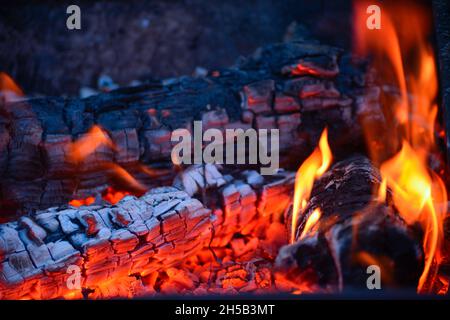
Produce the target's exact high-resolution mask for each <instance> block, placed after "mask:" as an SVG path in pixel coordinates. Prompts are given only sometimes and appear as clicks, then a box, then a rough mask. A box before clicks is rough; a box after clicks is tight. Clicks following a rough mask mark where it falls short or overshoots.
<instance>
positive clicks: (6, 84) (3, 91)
mask: <svg viewBox="0 0 450 320" xmlns="http://www.w3.org/2000/svg"><path fill="white" fill-rule="evenodd" d="M2 95H3V96H4V97H5V98H6V100H15V99H17V98H22V97H23V96H24V94H23V91H22V89H20V87H19V86H18V85H17V84H16V83H15V82H14V80H13V79H12V78H11V77H10V76H9V75H8V74H6V73H4V72H0V96H2Z"/></svg>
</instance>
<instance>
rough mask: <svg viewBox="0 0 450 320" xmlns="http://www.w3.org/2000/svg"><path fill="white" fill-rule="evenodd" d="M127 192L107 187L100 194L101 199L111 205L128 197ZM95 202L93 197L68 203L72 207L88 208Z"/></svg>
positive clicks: (128, 193)
mask: <svg viewBox="0 0 450 320" xmlns="http://www.w3.org/2000/svg"><path fill="white" fill-rule="evenodd" d="M130 194H131V193H130V192H128V191H119V190H115V189H114V188H112V187H108V188H107V189H106V190H105V192H103V194H102V199H103V200H105V201H106V202H109V203H111V204H116V203H117V202H119V201H120V200H122V199H123V198H124V197H125V196H128V195H130ZM94 202H95V197H87V198H84V199H74V200H71V201H70V202H69V204H70V205H71V206H73V207H81V206H90V205H91V204H93V203H94Z"/></svg>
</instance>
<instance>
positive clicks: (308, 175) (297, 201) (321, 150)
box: [291, 128, 333, 243]
mask: <svg viewBox="0 0 450 320" xmlns="http://www.w3.org/2000/svg"><path fill="white" fill-rule="evenodd" d="M332 160H333V156H332V154H331V149H330V146H329V145H328V130H327V129H326V128H325V129H324V131H323V132H322V135H321V136H320V140H319V146H318V147H316V149H315V150H314V151H313V153H312V154H311V155H310V156H309V157H308V158H307V159H306V160H305V162H303V163H302V165H301V166H300V168H299V169H298V171H297V174H296V177H295V191H294V201H293V210H292V230H291V243H293V242H294V241H295V235H296V229H297V223H298V218H299V214H300V212H301V211H303V210H304V209H305V207H306V203H307V201H308V200H309V197H310V196H311V191H312V188H313V185H314V181H315V180H316V179H317V178H319V177H321V176H322V175H323V174H324V173H325V171H327V169H328V168H329V167H330V164H331V161H332ZM316 215H317V214H316ZM319 216H320V215H319ZM317 219H318V218H317Z"/></svg>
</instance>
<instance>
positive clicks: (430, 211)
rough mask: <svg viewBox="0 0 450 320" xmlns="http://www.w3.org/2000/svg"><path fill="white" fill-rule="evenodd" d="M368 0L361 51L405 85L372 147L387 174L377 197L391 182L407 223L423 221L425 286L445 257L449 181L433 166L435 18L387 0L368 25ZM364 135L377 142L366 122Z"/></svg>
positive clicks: (359, 36)
mask: <svg viewBox="0 0 450 320" xmlns="http://www.w3.org/2000/svg"><path fill="white" fill-rule="evenodd" d="M369 4H370V3H369V2H366V1H355V28H354V32H355V42H354V43H355V45H356V47H355V49H356V52H357V53H359V54H368V53H371V54H372V57H373V60H374V66H375V68H376V70H377V73H378V75H377V76H378V78H380V80H381V81H382V82H383V83H385V84H390V85H395V86H396V87H398V88H399V91H400V92H399V97H398V98H397V100H396V101H395V102H392V103H390V104H388V105H384V106H383V112H384V115H385V117H386V119H387V120H386V121H387V124H388V128H387V130H388V131H389V132H388V134H387V135H386V136H387V138H386V140H385V141H384V142H383V143H382V148H380V149H377V150H375V148H373V147H371V148H370V149H371V150H369V152H370V153H371V157H372V160H373V161H374V162H375V163H376V164H380V171H381V175H382V178H383V181H382V183H381V185H380V188H379V190H378V199H379V200H380V201H382V202H384V201H385V199H386V192H387V191H386V188H387V187H389V188H390V190H391V191H392V199H393V203H394V205H395V207H396V208H397V210H398V211H399V214H400V216H401V217H402V218H403V219H404V220H405V221H406V223H408V224H411V225H412V224H415V223H419V224H420V225H421V226H422V229H423V231H424V239H423V248H424V252H425V266H424V270H423V273H422V275H421V277H420V280H419V283H418V288H417V289H418V291H419V292H423V290H424V284H425V283H426V281H427V279H428V278H431V277H432V276H433V275H431V274H430V272H431V266H432V265H433V263H437V264H439V263H440V259H441V258H440V255H441V253H440V250H441V242H442V238H443V219H444V216H445V215H446V213H447V212H446V210H447V209H446V206H444V205H443V204H446V203H447V192H446V189H445V186H444V184H443V182H442V180H441V179H440V178H439V177H438V176H437V174H435V173H434V172H433V171H432V170H430V168H429V166H428V157H429V155H430V153H431V152H434V151H436V149H437V148H436V145H435V141H434V137H435V134H436V132H435V121H436V116H437V110H438V107H437V104H436V97H437V93H438V80H437V74H436V63H435V59H434V53H433V48H432V46H431V44H430V42H429V36H430V26H431V23H430V21H429V20H430V19H429V18H428V17H427V16H426V15H425V14H424V13H423V9H422V8H421V7H419V6H415V5H410V6H408V7H404V6H402V7H401V6H398V5H394V4H389V5H384V6H382V10H381V12H382V13H381V17H382V18H381V29H379V30H370V29H368V28H367V27H366V25H365V23H366V19H367V13H366V11H365V10H366V8H367V6H368V5H369ZM394 12H395V14H394ZM405 30H406V32H405ZM365 135H366V139H367V144H368V145H369V146H373V145H374V143H373V140H375V136H376V134H375V133H374V132H373V131H371V128H370V127H365ZM399 149H400V151H398V152H397V150H399ZM386 159H388V160H386Z"/></svg>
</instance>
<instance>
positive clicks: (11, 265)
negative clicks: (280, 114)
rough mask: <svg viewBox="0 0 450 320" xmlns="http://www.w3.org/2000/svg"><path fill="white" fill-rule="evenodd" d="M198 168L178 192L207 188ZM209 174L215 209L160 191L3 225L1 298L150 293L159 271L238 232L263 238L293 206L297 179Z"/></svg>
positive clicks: (186, 176) (174, 192)
mask: <svg viewBox="0 0 450 320" xmlns="http://www.w3.org/2000/svg"><path fill="white" fill-rule="evenodd" d="M197 169H198V168H193V170H191V171H190V172H185V173H184V176H183V177H180V180H181V183H180V184H179V187H180V188H182V189H186V190H190V191H192V190H193V189H192V183H196V184H197V183H199V184H202V183H203V182H202V181H203V180H199V178H198V176H199V175H198V174H197V173H198V171H196V170H197ZM207 170H208V175H205V176H204V180H205V182H204V185H202V188H203V187H204V188H207V189H208V190H209V191H208V192H210V195H209V196H208V198H211V199H213V198H214V199H215V201H214V203H212V202H211V203H210V205H211V209H210V208H208V207H207V206H205V205H204V204H202V202H200V201H199V200H197V199H195V198H193V197H191V196H190V195H188V194H187V193H186V192H185V191H181V190H179V189H177V188H174V187H162V188H156V189H152V190H150V191H149V192H147V193H146V194H145V195H144V196H142V197H141V198H136V197H134V196H127V197H125V198H124V199H122V200H121V201H120V202H119V203H118V204H117V205H114V206H112V205H106V204H105V205H102V206H100V205H91V206H85V207H79V208H74V207H70V206H67V205H66V206H65V207H61V208H59V209H56V208H52V209H48V210H45V211H38V212H36V213H34V214H32V215H30V216H24V217H21V218H20V219H19V220H18V221H14V222H10V223H5V224H0V299H19V298H26V299H29V298H31V299H50V298H61V297H65V298H76V297H78V298H79V297H82V294H83V293H84V294H85V295H89V293H93V292H96V293H95V296H97V297H98V296H102V297H118V296H120V297H129V296H138V295H144V294H147V293H148V291H147V288H146V286H145V283H146V279H147V278H148V277H151V276H152V274H153V273H154V272H155V271H159V270H169V268H170V267H171V266H175V265H177V264H179V263H181V262H182V261H183V260H184V259H185V258H186V257H188V256H192V255H193V254H195V253H196V252H198V251H200V250H202V249H205V248H206V249H208V248H213V247H222V246H225V245H227V244H229V241H230V239H231V238H232V237H233V236H234V235H236V234H242V235H248V234H250V233H252V232H257V231H258V229H261V228H264V227H265V226H266V225H267V224H268V223H270V222H271V221H273V220H276V219H280V217H281V216H282V214H283V213H284V211H285V210H286V208H287V206H288V204H289V192H287V191H288V190H292V187H293V181H294V175H293V173H290V172H284V173H280V174H278V175H276V176H271V177H270V179H268V178H264V177H262V176H260V175H259V174H258V173H257V172H256V171H245V172H242V173H239V174H234V175H232V174H224V175H222V174H221V173H220V172H219V171H217V170H214V168H212V167H209V168H207ZM192 177H194V178H195V179H197V180H196V181H191V180H189V179H191V178H192ZM189 188H191V189H189ZM190 191H189V192H190ZM199 191H200V189H196V190H194V191H193V192H191V193H192V194H199ZM74 272H79V274H78V276H79V277H80V278H79V279H80V282H79V285H80V287H77V286H76V285H75V284H76V281H75V283H74V279H76V276H77V274H74ZM152 290H153V288H152ZM100 293H101V294H100Z"/></svg>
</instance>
